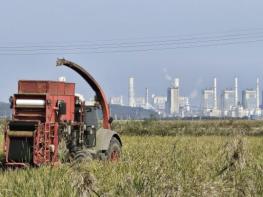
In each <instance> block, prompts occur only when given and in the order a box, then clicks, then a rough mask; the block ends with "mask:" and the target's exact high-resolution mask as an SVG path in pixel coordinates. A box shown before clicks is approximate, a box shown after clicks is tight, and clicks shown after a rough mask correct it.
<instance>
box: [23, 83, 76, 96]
mask: <svg viewBox="0 0 263 197" xmlns="http://www.w3.org/2000/svg"><path fill="white" fill-rule="evenodd" d="M18 93H19V94H49V95H53V96H60V95H74V94H75V84H74V83H65V82H60V81H35V80H33V81H32V80H30V81H27V80H22V81H19V82H18Z"/></svg>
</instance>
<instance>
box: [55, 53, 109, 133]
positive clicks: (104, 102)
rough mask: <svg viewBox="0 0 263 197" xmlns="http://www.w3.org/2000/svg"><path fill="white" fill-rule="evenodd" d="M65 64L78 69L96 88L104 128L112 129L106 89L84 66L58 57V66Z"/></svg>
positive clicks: (92, 86)
mask: <svg viewBox="0 0 263 197" xmlns="http://www.w3.org/2000/svg"><path fill="white" fill-rule="evenodd" d="M63 65H64V66H67V67H69V68H71V69H72V70H74V71H76V72H77V73H78V74H79V75H80V76H81V77H82V78H83V79H84V80H85V81H86V82H87V83H88V84H89V85H90V86H91V88H92V89H93V90H94V92H95V93H96V97H97V99H98V102H99V103H100V105H101V107H102V112H103V128H104V129H110V127H111V125H110V122H109V120H110V109H109V106H108V102H107V98H106V95H105V93H104V91H103V90H102V88H101V87H100V85H99V84H98V82H97V81H96V80H95V79H94V78H93V77H92V76H91V74H90V73H88V72H87V71H86V70H85V69H84V68H82V67H81V66H79V65H78V64H76V63H74V62H71V61H68V60H66V59H64V58H63V59H57V66H63Z"/></svg>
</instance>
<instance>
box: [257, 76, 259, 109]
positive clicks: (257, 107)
mask: <svg viewBox="0 0 263 197" xmlns="http://www.w3.org/2000/svg"><path fill="white" fill-rule="evenodd" d="M257 108H259V78H257Z"/></svg>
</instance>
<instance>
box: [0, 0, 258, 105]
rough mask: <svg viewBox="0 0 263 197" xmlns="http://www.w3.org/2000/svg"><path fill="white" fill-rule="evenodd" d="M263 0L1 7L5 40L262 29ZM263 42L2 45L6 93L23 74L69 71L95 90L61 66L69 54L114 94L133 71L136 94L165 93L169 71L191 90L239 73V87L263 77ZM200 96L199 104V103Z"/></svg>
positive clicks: (85, 0)
mask: <svg viewBox="0 0 263 197" xmlns="http://www.w3.org/2000/svg"><path fill="white" fill-rule="evenodd" d="M262 7H263V1H260V0H258V1H256V0H251V1H248V0H231V1H229V0H217V1H216V0H213V1H211V0H198V1H197V0H181V1H177V0H171V1H168V0H167V1H166V0H159V1H158V0H155V1H153V0H152V1H150V0H133V1H123V0H107V1H100V0H97V1H89V0H79V1H62V0H61V1H59V0H52V1H49V0H46V1H33V0H27V1H19V0H15V1H3V2H2V3H1V6H0V47H1V46H32V45H51V44H63V43H64V44H71V43H83V42H99V43H105V42H123V41H124V42H137V41H138V40H139V41H145V40H150V41H151V40H156V39H164V38H165V39H167V38H170V37H173V38H180V37H182V36H184V37H191V36H195V35H200V34H204V35H210V36H211V35H216V34H225V33H226V32H232V31H234V32H238V33H240V32H242V31H246V32H252V33H253V32H255V31H258V30H259V29H261V30H262V31H263V17H262ZM262 49H263V41H258V42H253V43H242V44H235V45H225V46H210V47H196V48H179V49H172V50H156V51H144V52H139V51H137V52H136V51H135V52H129V53H128V52H127V53H88V52H87V53H85V52H84V53H81V54H65V53H64V52H59V51H58V52H56V54H36V55H14V54H16V52H12V51H11V53H13V54H11V55H10V54H9V55H4V54H2V53H3V50H0V59H1V66H2V69H1V78H0V90H1V91H0V100H1V101H7V98H8V97H9V96H10V95H11V94H13V93H14V92H15V91H16V89H17V80H19V79H52V80H56V79H57V78H58V76H61V75H65V76H66V77H67V80H68V81H72V82H76V83H77V87H78V92H80V93H83V94H84V95H86V96H89V95H90V91H87V87H86V84H85V83H84V81H83V80H82V79H81V78H80V77H79V76H78V75H77V74H75V73H73V72H72V71H70V70H68V69H67V68H56V67H55V61H56V58H57V57H65V58H67V59H70V60H73V61H75V62H77V63H79V64H81V65H83V66H84V67H85V68H87V69H88V70H89V71H90V72H91V73H92V74H93V75H94V76H95V78H96V79H97V80H98V81H99V82H100V83H101V85H102V86H103V87H104V89H105V91H106V93H107V95H108V96H113V95H124V96H126V95H127V81H128V80H127V78H128V77H129V76H134V77H135V78H136V82H135V83H136V92H137V95H144V89H145V87H149V89H150V91H151V93H154V94H159V95H165V94H166V89H167V87H168V86H169V84H170V82H169V81H168V80H166V78H167V76H166V75H169V76H171V77H179V78H180V79H181V86H182V91H181V92H182V94H183V95H186V96H189V95H191V94H192V95H193V93H194V92H196V91H197V92H198V93H199V92H200V91H201V89H203V88H206V87H209V86H210V84H211V83H212V78H213V77H214V76H217V77H218V84H219V88H220V89H223V88H226V87H231V86H232V84H233V78H234V76H239V78H240V86H241V88H251V87H254V86H255V83H256V77H257V76H258V77H260V79H261V83H262V84H263V81H262V80H263V75H262V70H263V53H262V51H263V50H262ZM199 97H200V95H199V96H197V97H196V98H195V99H194V100H195V101H194V103H196V104H197V103H198V102H199Z"/></svg>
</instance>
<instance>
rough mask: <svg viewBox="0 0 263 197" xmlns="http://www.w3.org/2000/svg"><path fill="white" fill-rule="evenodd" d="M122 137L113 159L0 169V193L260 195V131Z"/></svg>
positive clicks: (262, 164) (262, 190)
mask: <svg viewBox="0 0 263 197" xmlns="http://www.w3.org/2000/svg"><path fill="white" fill-rule="evenodd" d="M122 124H123V123H122ZM133 124H137V123H133ZM140 124H141V123H140ZM142 124H148V125H146V126H147V127H149V126H151V127H152V125H150V123H142ZM171 124H174V123H171ZM232 124H233V123H232ZM249 124H250V123H249ZM254 124H255V123H254ZM257 124H259V123H257ZM259 125H260V124H259ZM122 126H123V125H122ZM144 126H145V125H144ZM146 126H145V130H146V129H147V127H146ZM250 126H251V128H252V127H253V128H256V127H257V128H259V127H260V126H258V125H257V126H255V125H254V126H252V125H250ZM123 127H124V126H123ZM138 127H139V126H138ZM208 128H209V127H208ZM219 129H220V128H219ZM149 130H150V129H149ZM122 139H123V144H124V147H123V156H122V159H121V161H119V162H117V163H109V162H102V161H92V162H90V163H83V164H81V165H75V166H70V165H66V164H64V165H61V166H59V167H54V168H52V167H41V168H37V169H26V170H17V171H2V172H1V173H0V196H29V197H30V196H50V197H51V196H52V197H53V196H81V195H80V194H82V196H90V195H91V196H209V197H210V196H262V195H263V151H262V150H263V138H262V137H260V136H257V137H254V136H245V135H241V134H232V135H229V136H224V135H199V136H191V135H182V134H180V135H177V136H173V135H172V136H158V135H156V134H155V135H152V136H146V135H142V136H138V135H135V134H134V135H124V136H123V137H122Z"/></svg>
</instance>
